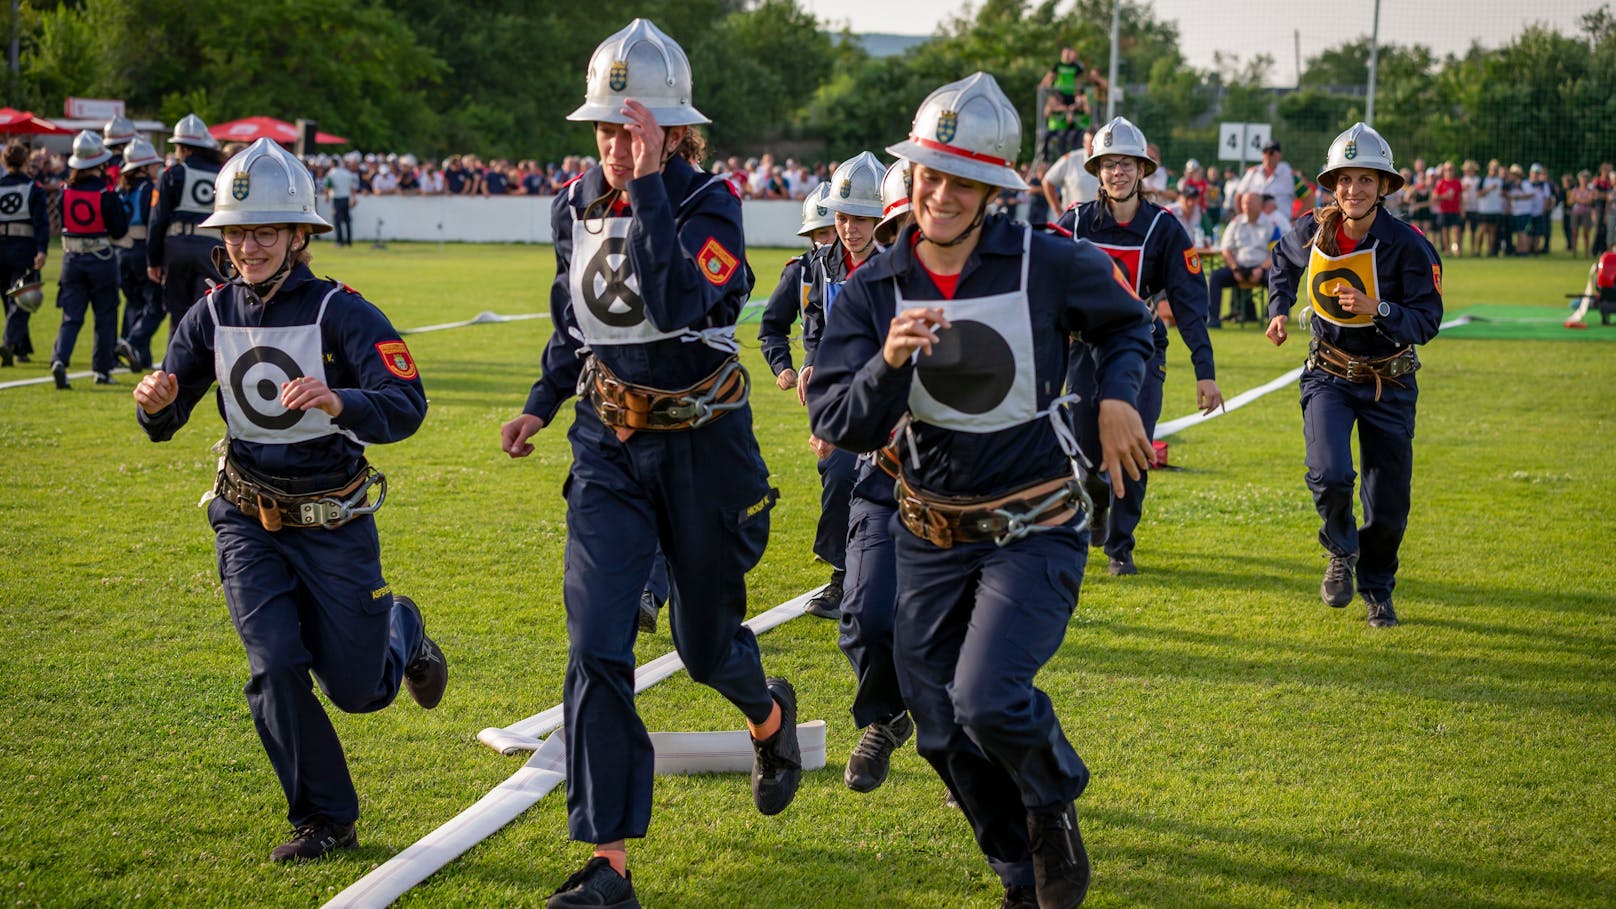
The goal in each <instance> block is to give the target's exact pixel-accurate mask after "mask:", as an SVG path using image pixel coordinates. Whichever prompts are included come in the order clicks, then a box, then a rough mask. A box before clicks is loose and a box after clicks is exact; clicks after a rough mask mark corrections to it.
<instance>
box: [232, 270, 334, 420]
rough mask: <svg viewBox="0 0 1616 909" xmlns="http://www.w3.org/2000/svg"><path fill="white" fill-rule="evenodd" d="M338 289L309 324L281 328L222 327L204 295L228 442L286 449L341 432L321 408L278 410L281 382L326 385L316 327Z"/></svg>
mask: <svg viewBox="0 0 1616 909" xmlns="http://www.w3.org/2000/svg"><path fill="white" fill-rule="evenodd" d="M339 289H341V288H340V287H333V288H332V289H331V292H330V293H328V294H326V295H325V299H323V300H321V301H320V312H319V314H318V315H316V316H315V317H314V324H313V325H288V326H284V327H281V328H250V327H246V326H233V325H222V324H220V322H219V311H218V309H217V308H216V307H214V305H213V298H214V296H215V294H208V297H207V301H208V313H209V314H210V315H212V316H213V324H214V329H213V370H214V372H215V374H216V375H217V376H218V378H219V390H220V392H221V393H222V394H223V395H224V416H225V425H226V426H227V428H228V429H229V433H230V437H231V438H232V439H244V440H246V441H248V442H268V443H274V444H280V445H287V444H291V443H293V442H307V441H309V440H310V439H318V438H321V437H323V436H329V435H334V434H337V433H339V432H342V430H340V429H338V428H337V427H336V426H335V425H334V424H333V423H332V422H331V417H330V416H328V415H327V414H326V413H325V411H323V410H315V409H310V410H287V409H286V408H285V407H283V406H281V383H283V382H289V381H291V380H293V379H295V378H298V377H299V376H309V377H311V378H315V379H319V380H320V381H321V382H324V381H325V362H324V357H323V355H324V349H323V345H322V344H321V343H320V323H321V322H322V321H323V320H324V319H325V307H326V304H327V303H329V302H330V301H331V298H332V297H333V296H334V295H335V294H336V292H337V291H338V290H339ZM220 292H221V293H225V292H228V291H220Z"/></svg>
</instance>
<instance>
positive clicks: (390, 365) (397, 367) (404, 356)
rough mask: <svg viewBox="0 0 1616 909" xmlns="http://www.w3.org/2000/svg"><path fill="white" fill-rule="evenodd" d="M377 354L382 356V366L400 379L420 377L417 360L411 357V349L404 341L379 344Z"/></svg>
mask: <svg viewBox="0 0 1616 909" xmlns="http://www.w3.org/2000/svg"><path fill="white" fill-rule="evenodd" d="M376 352H377V353H379V354H381V356H382V365H383V366H385V367H387V371H388V372H390V373H392V374H393V375H395V376H398V377H399V378H400V379H406V380H408V379H413V378H415V377H416V376H417V375H419V372H418V371H417V370H416V368H415V358H414V357H411V356H410V349H409V347H407V346H406V345H405V344H404V342H403V341H381V342H378V343H377V344H376Z"/></svg>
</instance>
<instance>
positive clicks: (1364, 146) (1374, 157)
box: [1319, 123, 1403, 195]
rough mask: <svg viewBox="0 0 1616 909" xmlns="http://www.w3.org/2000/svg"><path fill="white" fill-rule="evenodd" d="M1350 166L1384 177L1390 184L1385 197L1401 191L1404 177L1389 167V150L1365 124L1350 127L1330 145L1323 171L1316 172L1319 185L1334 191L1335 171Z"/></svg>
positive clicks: (1378, 134)
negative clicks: (1374, 172)
mask: <svg viewBox="0 0 1616 909" xmlns="http://www.w3.org/2000/svg"><path fill="white" fill-rule="evenodd" d="M1349 167H1361V168H1364V169H1365V170H1373V171H1378V172H1380V173H1382V174H1385V175H1386V177H1387V179H1388V180H1390V181H1391V185H1390V186H1388V187H1387V188H1386V194H1387V195H1390V194H1391V193H1394V192H1397V191H1398V190H1399V189H1402V188H1403V175H1402V174H1400V173H1398V172H1397V168H1396V167H1395V166H1393V164H1392V147H1391V146H1390V145H1387V144H1386V140H1385V139H1384V138H1382V137H1381V135H1380V133H1377V132H1375V129H1374V127H1372V126H1369V125H1368V124H1366V123H1354V124H1352V125H1351V126H1350V127H1348V128H1347V131H1346V132H1344V133H1342V134H1341V135H1339V136H1336V137H1335V141H1334V142H1331V143H1330V150H1329V151H1328V152H1327V153H1325V156H1324V169H1323V170H1321V171H1319V183H1320V185H1322V186H1323V187H1324V188H1325V189H1328V190H1331V191H1334V189H1335V183H1336V177H1337V176H1339V174H1338V171H1342V170H1345V169H1347V168H1349Z"/></svg>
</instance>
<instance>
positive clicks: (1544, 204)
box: [1526, 164, 1555, 256]
mask: <svg viewBox="0 0 1616 909" xmlns="http://www.w3.org/2000/svg"><path fill="white" fill-rule="evenodd" d="M1526 182H1527V185H1528V186H1530V187H1531V188H1532V192H1533V193H1534V194H1536V195H1537V204H1536V206H1535V207H1533V209H1532V212H1531V215H1532V222H1531V228H1530V230H1531V235H1532V240H1531V244H1530V247H1531V253H1532V255H1534V256H1541V255H1545V254H1547V253H1548V251H1549V212H1551V211H1553V210H1554V204H1555V199H1554V181H1552V180H1550V179H1549V173H1548V171H1547V170H1544V168H1543V165H1541V164H1533V165H1532V169H1531V171H1530V178H1529V179H1528V180H1527V181H1526Z"/></svg>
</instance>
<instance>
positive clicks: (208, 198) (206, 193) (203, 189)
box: [191, 180, 213, 206]
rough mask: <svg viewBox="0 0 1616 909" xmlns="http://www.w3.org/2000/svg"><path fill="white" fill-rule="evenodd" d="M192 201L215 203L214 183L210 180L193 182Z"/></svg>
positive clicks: (203, 203)
mask: <svg viewBox="0 0 1616 909" xmlns="http://www.w3.org/2000/svg"><path fill="white" fill-rule="evenodd" d="M191 201H193V202H195V203H196V204H198V205H208V206H211V205H213V183H212V182H211V181H209V180H198V181H196V182H195V183H192V184H191Z"/></svg>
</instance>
